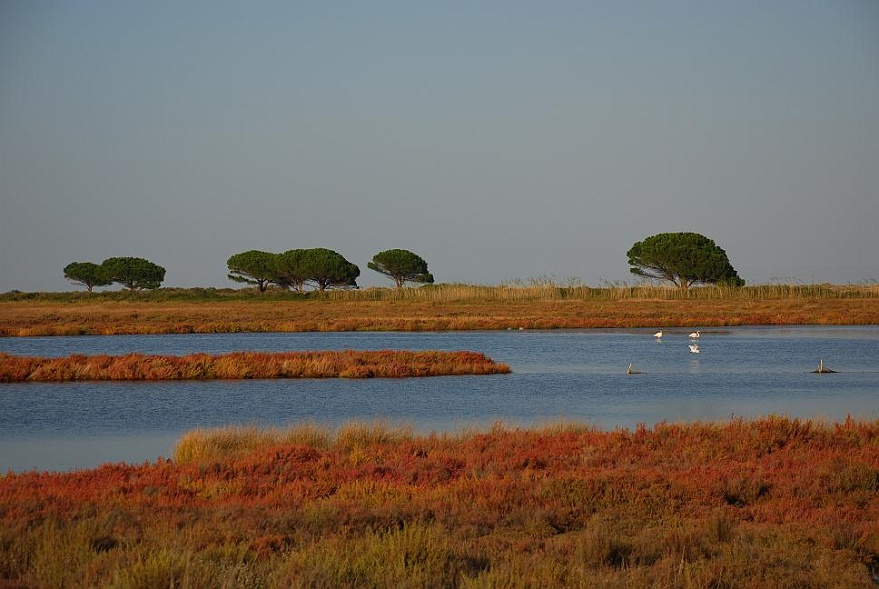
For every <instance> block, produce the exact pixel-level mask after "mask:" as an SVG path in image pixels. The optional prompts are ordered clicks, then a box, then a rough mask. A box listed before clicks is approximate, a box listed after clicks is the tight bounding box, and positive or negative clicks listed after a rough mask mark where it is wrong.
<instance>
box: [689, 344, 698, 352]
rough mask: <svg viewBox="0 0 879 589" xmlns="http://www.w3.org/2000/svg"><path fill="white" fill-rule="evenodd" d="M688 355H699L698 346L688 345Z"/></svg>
mask: <svg viewBox="0 0 879 589" xmlns="http://www.w3.org/2000/svg"><path fill="white" fill-rule="evenodd" d="M690 353H691V354H698V353H699V344H690Z"/></svg>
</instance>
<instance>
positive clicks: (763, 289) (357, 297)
mask: <svg viewBox="0 0 879 589" xmlns="http://www.w3.org/2000/svg"><path fill="white" fill-rule="evenodd" d="M789 298H823V299H833V298H844V299H876V298H879V283H877V282H875V281H864V282H863V283H862V284H830V283H818V284H803V283H798V282H793V283H777V282H773V283H766V284H755V285H750V286H742V287H736V286H723V285H721V286H718V285H703V286H696V287H691V288H689V289H686V290H682V289H680V288H677V287H674V286H668V285H662V284H654V283H644V282H639V283H635V284H629V283H626V282H612V283H607V284H604V285H602V286H588V285H586V284H583V283H582V282H580V281H578V280H568V281H565V282H562V283H559V282H557V281H555V280H554V279H551V278H545V277H542V278H537V279H530V280H512V281H507V282H504V283H501V284H497V285H479V284H466V283H443V284H431V285H423V286H418V287H406V288H385V287H371V288H366V289H354V290H328V291H325V292H320V291H309V292H305V293H300V292H293V291H290V290H285V289H280V288H275V289H269V290H267V291H265V292H259V291H257V290H256V289H252V288H242V289H231V288H223V289H217V288H160V289H156V290H151V291H130V290H115V291H103V292H91V293H89V292H78V291H77V292H31V293H29V292H18V291H13V292H7V293H0V303H4V302H35V303H39V302H44V303H45V302H58V303H80V304H93V303H106V302H121V303H124V302H152V303H166V302H175V301H176V302H199V301H201V302H235V301H291V300H293V301H297V300H298V301H305V300H336V301H441V302H445V301H461V300H466V301H551V300H566V299H580V300H593V299H658V300H723V299H738V300H760V299H770V300H772V299H789Z"/></svg>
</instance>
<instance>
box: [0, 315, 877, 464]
mask: <svg viewBox="0 0 879 589" xmlns="http://www.w3.org/2000/svg"><path fill="white" fill-rule="evenodd" d="M653 331H654V330H649V331H648V330H564V331H501V332H450V333H300V334H295V333H294V334H215V335H214V334H211V335H147V336H95V337H90V336H85V337H51V338H4V339H0V351H4V352H8V353H12V354H18V355H34V356H66V355H69V354H72V353H77V354H125V353H129V352H143V353H147V354H174V355H183V354H189V353H194V352H208V353H212V354H220V353H226V352H232V351H241V350H253V351H283V350H330V349H360V350H380V349H410V350H419V349H437V350H473V351H480V352H485V353H486V354H488V355H489V356H491V357H492V358H494V359H495V360H496V361H499V362H505V363H507V364H509V365H510V366H511V368H512V369H513V374H510V375H495V376H473V377H470V376H464V377H436V378H421V379H403V380H394V379H370V380H341V379H329V380H317V379H315V380H311V379H309V380H256V381H254V380H248V381H207V382H202V381H180V382H178V381H173V382H135V383H132V382H77V383H16V384H0V472H5V471H6V470H8V469H12V470H27V469H40V470H42V469H49V470H69V469H76V468H89V467H93V466H97V465H99V464H102V463H104V462H117V461H125V462H135V463H138V462H144V461H148V460H154V459H156V458H158V457H159V456H166V457H167V456H170V455H171V453H172V451H173V447H174V444H175V442H176V440H177V439H178V438H179V436H180V435H181V434H182V433H183V432H185V431H188V430H191V429H193V428H195V427H213V426H222V425H231V424H239V425H251V424H256V425H263V426H283V425H287V424H293V423H301V422H306V421H311V422H315V423H318V424H324V425H329V426H336V425H339V424H342V423H345V422H348V421H351V420H367V421H375V420H380V421H384V422H386V423H388V424H389V425H395V424H403V425H407V426H410V427H412V428H413V429H414V430H416V431H421V432H429V431H460V430H463V429H465V428H472V427H485V426H487V425H490V424H492V423H496V422H499V421H501V422H504V423H505V424H508V425H521V426H526V427H528V426H539V425H542V424H545V423H548V422H557V421H576V422H584V423H589V424H594V425H598V426H600V427H604V428H615V427H630V428H631V427H635V426H636V425H637V424H639V423H645V424H647V425H652V424H654V423H657V422H660V421H670V422H677V421H693V420H723V419H728V418H729V417H731V416H741V417H759V416H762V415H769V414H780V415H787V416H791V417H802V418H820V419H827V420H841V419H845V418H846V417H847V416H849V415H851V416H853V417H857V418H865V419H877V418H879V326H870V327H783V328H772V327H759V328H753V327H749V328H729V329H727V328H723V329H713V330H708V331H703V332H702V334H703V335H702V338H701V341H700V342H699V346H700V348H701V353H700V354H698V355H697V354H690V353H689V351H688V347H687V343H688V338H687V334H688V333H689V332H690V330H689V329H687V330H683V329H681V330H665V336H664V338H663V341H661V342H657V341H654V339H653V337H652V335H651V334H652V332H653ZM822 358H823V359H824V361H825V364H826V365H827V366H828V367H830V368H832V369H834V370H837V371H838V372H837V373H836V374H813V373H811V371H812V370H814V369H815V367H816V366H817V364H818V361H819V359H822ZM629 362H632V363H633V364H634V368H635V369H637V370H639V371H641V372H642V374H636V375H627V374H626V373H625V372H626V367H627V366H628V364H629Z"/></svg>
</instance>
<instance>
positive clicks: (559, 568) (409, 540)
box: [0, 418, 879, 587]
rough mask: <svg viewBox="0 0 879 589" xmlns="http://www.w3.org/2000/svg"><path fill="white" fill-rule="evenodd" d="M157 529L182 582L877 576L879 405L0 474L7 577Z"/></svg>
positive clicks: (838, 582)
mask: <svg viewBox="0 0 879 589" xmlns="http://www.w3.org/2000/svg"><path fill="white" fill-rule="evenodd" d="M47 546H48V547H49V548H47ZM169 546H170V547H173V550H174V551H176V552H177V553H179V555H180V559H179V560H174V559H173V558H171V557H170V556H169V555H165V556H163V558H166V560H168V561H169V562H168V563H165V561H161V562H155V563H154V567H155V568H156V571H157V574H158V573H160V572H165V573H169V574H170V575H171V582H173V581H174V579H175V578H176V579H177V580H178V581H179V580H180V579H181V578H184V577H185V578H188V579H189V583H190V586H211V585H210V582H213V583H216V585H222V584H225V585H226V586H233V585H235V586H238V584H237V583H236V582H235V580H236V579H239V578H242V577H240V576H239V575H241V576H243V575H244V572H246V573H247V574H248V575H250V577H248V578H251V577H254V578H257V580H258V581H259V582H257V581H254V582H253V585H252V586H396V585H407V586H446V587H454V586H465V585H466V586H474V585H473V584H474V583H475V585H477V586H508V587H517V586H522V587H524V586H559V585H562V586H572V585H573V586H594V585H600V586H612V587H624V586H629V587H631V586H664V587H688V586H693V587H790V586H798V587H870V586H871V584H872V581H871V577H872V576H873V575H876V574H877V573H879V421H875V422H866V423H865V422H856V421H852V420H849V421H846V422H845V423H839V424H831V425H825V424H818V423H814V422H811V421H800V420H789V419H782V418H767V419H763V420H759V421H756V422H744V421H741V420H735V421H732V422H729V423H727V424H722V425H720V424H692V425H669V424H660V425H657V426H656V427H654V428H653V429H648V428H643V427H642V428H638V429H637V430H636V431H628V430H618V431H612V432H604V431H598V430H594V429H590V428H584V427H576V426H559V427H555V428H548V429H546V430H544V431H532V430H509V429H505V428H503V427H495V428H493V429H491V430H490V431H488V432H483V433H474V434H467V435H463V436H460V437H446V436H438V435H430V436H425V437H415V436H409V437H405V438H402V439H400V438H397V439H394V440H393V441H383V439H381V437H380V436H376V438H375V440H374V441H370V440H369V439H359V441H357V443H351V442H350V441H349V442H347V443H342V442H341V441H337V442H335V443H327V444H323V445H274V446H268V447H264V448H262V449H257V450H255V451H253V452H251V453H249V454H246V455H243V456H240V457H238V458H231V459H229V460H228V461H216V460H208V461H206V462H199V461H198V460H194V461H193V462H191V463H187V464H175V463H172V462H170V461H166V460H159V461H158V462H157V463H155V464H144V465H139V466H130V465H122V464H118V465H106V466H103V467H100V468H97V469H94V470H88V471H82V472H71V473H63V474H57V473H55V474H49V473H36V472H31V473H23V474H7V475H6V476H3V477H0V585H2V580H3V579H6V580H8V581H9V582H10V583H16V582H20V583H21V586H42V585H44V584H49V583H48V582H49V581H50V580H53V584H54V586H81V585H75V584H70V583H65V582H63V581H64V579H67V580H72V579H86V581H81V582H82V583H84V584H87V583H89V582H90V583H92V584H94V585H102V584H105V583H108V582H109V580H110V579H117V581H118V579H120V578H131V575H133V574H134V573H133V572H132V571H134V570H135V567H137V566H144V563H146V562H152V561H150V560H149V558H148V556H147V555H151V554H155V553H156V551H158V553H162V554H164V553H163V552H162V551H163V550H166V549H167V547H169ZM388 551H392V552H393V551H400V552H401V554H400V555H399V558H400V560H399V563H398V564H399V566H400V569H399V570H397V569H395V568H394V567H393V566H392V565H391V564H388V563H389V562H391V561H389V560H383V559H382V555H385V556H386V555H387V552H388ZM394 554H396V552H394ZM358 555H360V556H358ZM364 555H365V556H364ZM433 558H440V559H441V562H439V563H435V561H433V560H431V559H433ZM47 559H48V560H51V559H61V560H63V562H64V563H65V567H64V568H63V570H59V571H57V572H55V573H53V574H54V577H52V576H50V573H47V572H46V571H47V567H48V566H49V565H48V564H47ZM358 559H359V560H358ZM367 560H368V561H369V562H372V564H371V565H369V564H368V563H366V561H367ZM391 560H392V561H393V559H391ZM373 561H374V562H373ZM218 562H219V563H221V564H223V563H225V564H224V565H223V566H224V567H226V568H222V567H220V568H216V565H217V563H218ZM394 562H395V561H394ZM434 564H436V567H435V568H432V567H433V566H434ZM137 571H141V569H137ZM169 571H170V572H169ZM218 571H221V572H222V571H225V572H224V573H223V574H222V575H221V574H220V572H218ZM141 572H142V571H141ZM41 575H42V576H41ZM126 575H128V577H126ZM199 575H204V576H205V577H206V578H209V581H205V582H204V584H200V583H199V582H198V581H197V579H198V578H200V577H199ZM212 575H213V576H212ZM419 575H420V576H419ZM424 575H427V577H425V576H424ZM161 578H162V579H164V580H167V577H161ZM303 579H310V581H309V582H308V583H306V582H305V581H304V580H303ZM358 579H359V581H358ZM221 581H222V583H221ZM465 581H466V582H469V583H471V585H467V584H466V583H465ZM119 584H120V583H119V582H117V583H116V584H115V586H118V585H119ZM130 586H138V585H137V584H136V583H133V582H132V583H130ZM139 586H145V585H139ZM164 586H168V583H167V582H166V583H165V585H164Z"/></svg>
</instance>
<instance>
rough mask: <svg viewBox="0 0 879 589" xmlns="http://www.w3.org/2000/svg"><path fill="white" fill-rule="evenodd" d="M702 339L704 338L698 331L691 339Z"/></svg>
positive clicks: (691, 335)
mask: <svg viewBox="0 0 879 589" xmlns="http://www.w3.org/2000/svg"><path fill="white" fill-rule="evenodd" d="M700 337H702V334H701V333H700V332H699V330H698V329H697V330H696V331H694V332H693V333H691V334H690V339H699V338H700Z"/></svg>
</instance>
